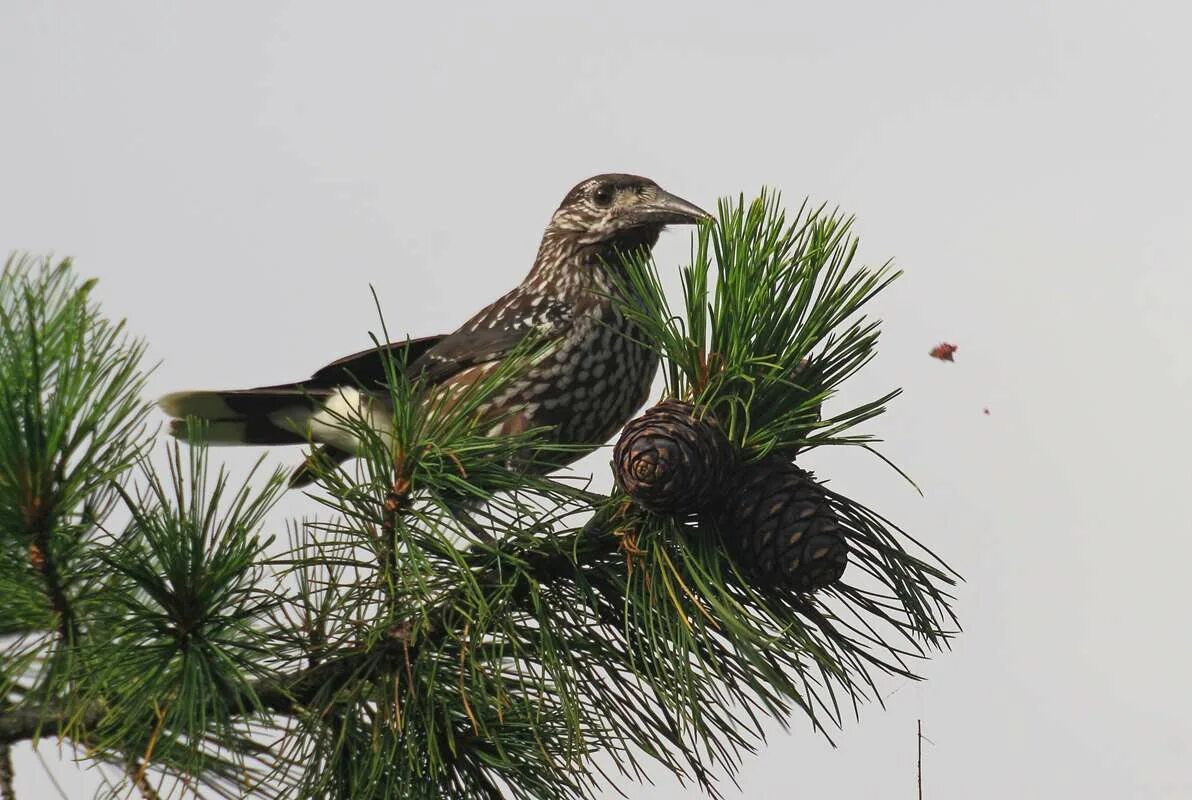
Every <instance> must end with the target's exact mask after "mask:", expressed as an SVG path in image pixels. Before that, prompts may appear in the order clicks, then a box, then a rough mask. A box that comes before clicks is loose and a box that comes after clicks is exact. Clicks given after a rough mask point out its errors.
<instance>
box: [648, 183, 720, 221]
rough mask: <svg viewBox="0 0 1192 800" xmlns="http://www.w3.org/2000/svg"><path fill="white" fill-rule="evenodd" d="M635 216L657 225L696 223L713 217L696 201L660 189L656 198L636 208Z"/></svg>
mask: <svg viewBox="0 0 1192 800" xmlns="http://www.w3.org/2000/svg"><path fill="white" fill-rule="evenodd" d="M634 217H635V218H636V220H637V221H639V222H642V223H653V224H656V225H694V224H696V223H699V222H703V221H704V220H709V219H712V215H711V214H709V213H708V212H707V211H704V210H703V209H702V208H700V207H699V206H697V205H695V203H689V202H687V201H686V200H684V199H683V198H682V197H676V196H675V195H673V194H671V193H670V192H667V191H663V190H662V189H659V190H658V192H657V194H655V196H654V199H653V200H651V201H650V202H649V203H644V204H643V205H641V206H639V207H638V208H636V209H635V210H634Z"/></svg>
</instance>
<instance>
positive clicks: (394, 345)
mask: <svg viewBox="0 0 1192 800" xmlns="http://www.w3.org/2000/svg"><path fill="white" fill-rule="evenodd" d="M447 338H449V337H448V336H447V335H446V334H439V335H438V336H424V337H423V338H421V339H407V340H405V341H401V342H390V343H389V344H388V345H386V346H385V350H386V351H388V353H389V354H390V355H391V356H392V358H393V359H394V361H395V362H396V363H397V364H398V365H401V364H405V365H406V367H407V369H408V368H409V367H410V366H411V365H413V364H414V362H416V361H418V360H419V359H420V358H422V357H423V356H424V355H425V354H426V352H427V351H428V350H430V349H431V348H433V347H434V346H435V345H437V344H439V343H440V342H442V341H443V340H444V339H447ZM385 358H386V357H385V356H384V355H382V352H381V351H380V350H379V349H377V348H376V347H373V348H370V349H368V350H361V351H360V352H359V353H353V354H352V355H350V356H344V357H343V358H340V359H337V360H335V361H332V362H331V363H330V364H328V365H327V366H325V367H323V368H322V369H320V370H318V371H317V372H316V373H315V374H314V375H312V376H311V377H310V378H309V379H308V380H305V381H302V385H303V386H304V387H307V388H311V389H320V388H330V387H332V386H356V385H359V386H372V385H375V384H378V383H384V382H385Z"/></svg>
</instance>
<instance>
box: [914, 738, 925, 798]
mask: <svg viewBox="0 0 1192 800" xmlns="http://www.w3.org/2000/svg"><path fill="white" fill-rule="evenodd" d="M916 722H918V724H919V735H918V736H916V737H915V740H916V742H917V744H918V745H919V765H918V774H919V800H923V720H921V719H920V720H916Z"/></svg>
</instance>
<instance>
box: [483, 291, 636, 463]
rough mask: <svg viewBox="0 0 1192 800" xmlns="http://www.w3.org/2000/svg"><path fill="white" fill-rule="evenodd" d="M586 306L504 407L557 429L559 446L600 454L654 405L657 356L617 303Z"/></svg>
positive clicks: (535, 423) (512, 389) (514, 389)
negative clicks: (651, 397) (647, 404)
mask: <svg viewBox="0 0 1192 800" xmlns="http://www.w3.org/2000/svg"><path fill="white" fill-rule="evenodd" d="M585 305H586V306H587V307H586V308H584V309H583V311H582V312H581V313H580V314H578V315H577V317H576V318H575V320H574V322H573V324H572V325H571V326H570V328H569V330H568V331H567V334H566V335H565V336H564V337H563V338H562V340H561V341H560V342H559V345H558V347H556V348H555V349H554V351H553V352H552V353H551V355H550V356H549V357H547V358H546V359H545V360H544V361H543V362H542V363H540V364H539V365H537V366H535V367H534V368H533V369H532V370H531V371H530V372H529V373H528V374H527V375H526V376H525V378H523V379H522V380H519V381H517V383H516V385H515V386H513V387H510V391H509V393H508V394H507V395H506V397H505V398H502V400H503V401H504V402H503V403H502V405H506V406H507V407H508V406H522V407H523V408H524V409H525V415H526V422H527V423H528V424H529V426H530V427H537V426H540V425H549V426H552V427H553V428H554V438H555V439H556V441H558V442H560V443H563V444H591V445H592V449H595V447H597V446H599V445H600V444H603V443H604V442H606V441H607V440H608V439H609V438H610V437H611V436H612V435H613V434H615V433H616V432H617V431H618V430H620V428H621V426H622V425H624V424H625V422H626V421H627V420H629V419H630V417H632V415H633V413H634V412H635V411H636V410H637V409H639V408H641V407H642V405H644V404H645V402H646V400H647V399H649V395H650V386H651V385H652V384H653V382H654V376H655V374H656V373H657V372H658V356H657V355H656V354H655V353H654V351H652V350H651V349H650V348H648V347H646V346H645V345H644V344H642V334H641V332H640V330H639V329H638V328H637V326H636V325H634V324H633V323H632V322H631V321H629V320H628V319H626V318H625V316H624V315H623V314H621V313H620V311H619V310H618V309H617V307H616V306H615V305H614V304H613V303H611V302H609V301H608V300H607V299H602V300H601V301H600V302H597V303H594V304H585ZM582 455H583V453H581V452H575V453H574V454H571V455H569V457H568V459H567V460H573V459H575V458H579V457H581V456H582Z"/></svg>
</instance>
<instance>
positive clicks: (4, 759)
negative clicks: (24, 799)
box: [0, 742, 17, 800]
mask: <svg viewBox="0 0 1192 800" xmlns="http://www.w3.org/2000/svg"><path fill="white" fill-rule="evenodd" d="M14 777H15V773H14V772H13V768H12V745H10V744H9V743H8V742H2V743H0V800H17V795H16V792H15V791H14V790H13V786H12V782H13V778H14Z"/></svg>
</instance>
